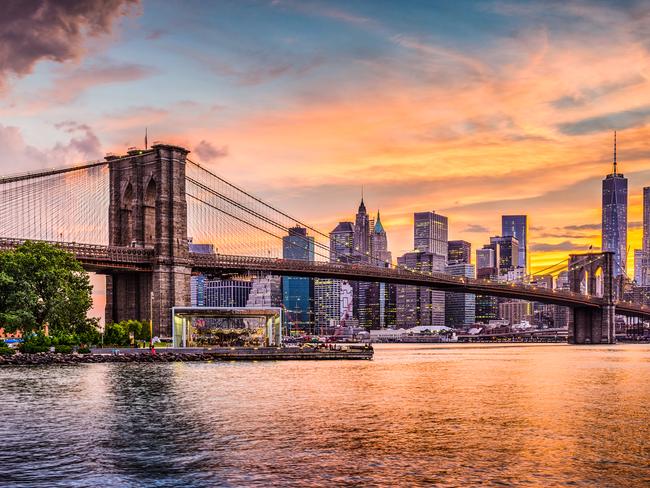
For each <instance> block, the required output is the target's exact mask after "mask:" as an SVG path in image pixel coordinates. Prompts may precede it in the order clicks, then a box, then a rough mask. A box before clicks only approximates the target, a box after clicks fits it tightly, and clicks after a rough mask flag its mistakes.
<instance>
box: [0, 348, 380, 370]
mask: <svg viewBox="0 0 650 488" xmlns="http://www.w3.org/2000/svg"><path fill="white" fill-rule="evenodd" d="M373 353H374V351H373V349H372V347H367V348H363V349H348V350H343V349H333V350H330V349H312V348H275V347H259V348H252V347H251V348H213V349H209V350H204V349H193V350H190V351H183V350H179V349H175V350H158V351H156V353H155V354H151V353H150V352H149V350H147V349H119V350H111V349H95V350H93V352H92V353H91V354H58V353H52V352H42V353H37V354H14V355H13V356H0V366H3V365H6V366H10V365H16V366H18V365H39V364H44V365H45V364H88V363H156V362H159V363H165V362H167V363H168V362H195V361H297V360H298V361H304V360H312V361H313V360H344V359H345V360H370V359H372V357H373Z"/></svg>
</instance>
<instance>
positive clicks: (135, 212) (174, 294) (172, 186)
mask: <svg viewBox="0 0 650 488" xmlns="http://www.w3.org/2000/svg"><path fill="white" fill-rule="evenodd" d="M187 154H188V151H187V150H186V149H184V148H182V147H178V146H171V145H166V144H156V145H154V146H153V147H152V148H151V149H149V150H145V151H140V150H132V151H129V153H128V156H125V157H117V156H107V157H106V160H107V161H108V162H109V179H110V204H109V218H108V225H109V245H111V246H133V247H143V248H150V249H153V255H154V257H153V261H152V272H151V273H146V272H140V273H138V272H113V273H112V274H110V275H108V276H107V279H106V321H107V322H111V321H114V322H118V321H120V320H128V319H136V320H142V321H148V320H149V316H150V307H151V308H152V311H153V313H152V315H153V324H154V335H160V336H165V337H169V336H171V307H173V306H175V305H178V306H187V305H189V303H190V275H191V268H190V263H189V249H188V241H187V201H186V197H185V159H186V156H187ZM152 293H153V295H152ZM152 296H153V300H151V297H152Z"/></svg>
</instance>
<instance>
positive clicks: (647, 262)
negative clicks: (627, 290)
mask: <svg viewBox="0 0 650 488" xmlns="http://www.w3.org/2000/svg"><path fill="white" fill-rule="evenodd" d="M636 259H637V256H636V251H635V255H634V276H635V278H637V275H638V280H636V281H637V284H638V285H639V286H650V186H646V187H644V188H643V241H642V246H641V255H640V256H639V263H638V266H637V262H636ZM637 267H638V270H637Z"/></svg>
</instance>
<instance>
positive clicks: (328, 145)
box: [0, 1, 650, 272]
mask: <svg viewBox="0 0 650 488" xmlns="http://www.w3.org/2000/svg"><path fill="white" fill-rule="evenodd" d="M196 6H198V3H197V4H193V3H192V2H190V3H189V4H188V8H181V6H180V4H177V3H172V2H170V3H165V4H161V3H153V2H147V1H145V2H114V3H113V4H112V6H106V5H105V6H103V7H102V8H99V7H97V6H95V5H93V4H92V2H90V3H89V4H88V7H87V8H88V9H89V11H88V12H85V14H79V15H75V16H70V17H66V15H65V12H63V13H61V16H60V18H61V21H67V22H69V25H71V26H73V27H75V28H76V29H77V30H78V32H77V33H76V34H75V35H70V36H68V37H67V38H66V39H64V40H61V42H60V43H58V44H56V43H52V45H51V46H36V45H33V44H30V43H28V45H30V46H33V50H32V51H30V52H23V51H19V50H18V49H16V50H15V51H16V52H17V53H19V54H20V55H21V59H20V62H18V59H17V57H13V56H12V55H8V58H7V61H6V63H4V64H3V66H2V67H1V71H0V77H1V79H2V94H1V95H0V113H1V114H2V116H3V122H2V125H1V126H0V140H2V141H3V142H4V143H5V148H6V157H5V158H4V159H3V161H2V162H1V163H0V164H1V165H2V166H1V167H2V170H3V172H4V173H10V172H17V171H23V170H29V169H37V168H41V167H44V166H58V165H60V164H64V163H68V164H70V163H75V162H80V161H82V160H87V159H93V158H99V157H102V156H103V155H104V153H105V152H111V151H115V152H122V151H124V149H125V148H126V147H128V146H141V145H143V142H144V141H143V139H144V131H145V127H148V133H149V141H151V142H153V141H155V140H158V139H160V140H168V141H170V142H175V143H179V144H182V145H185V146H187V147H188V148H190V149H191V150H192V151H193V152H192V156H193V157H195V158H196V159H197V160H200V161H201V162H202V163H204V164H205V165H206V166H208V167H209V168H211V169H213V170H214V171H216V172H218V173H219V174H223V176H224V177H226V178H229V179H231V180H233V181H236V182H237V183H239V184H241V185H242V186H244V187H246V188H250V189H251V191H253V192H254V193H256V194H259V195H260V196H262V197H264V198H265V199H268V200H270V201H273V202H274V203H276V204H277V205H278V206H279V207H281V208H285V209H287V210H288V211H291V212H293V213H295V214H297V215H298V216H299V217H301V218H304V219H305V220H307V221H310V222H313V223H314V225H316V226H317V227H319V228H323V229H331V228H333V226H334V225H335V224H336V222H338V221H340V220H345V219H346V218H347V217H346V216H347V215H348V208H349V205H350V204H351V203H352V202H354V201H355V200H356V195H358V193H359V189H360V186H361V183H363V184H364V187H365V193H366V200H367V201H368V202H372V206H373V208H380V209H381V210H382V223H383V225H384V227H385V229H386V231H387V233H388V234H389V235H390V240H389V246H390V250H391V251H392V252H393V255H394V256H397V255H401V254H403V253H404V252H406V251H407V250H409V249H410V247H411V245H410V241H411V225H412V220H411V219H412V214H413V212H415V211H426V210H429V209H435V210H436V211H439V212H440V213H441V214H443V215H445V216H448V218H449V221H450V235H449V238H450V239H462V240H467V241H468V242H470V243H471V244H472V246H473V248H474V249H477V248H479V247H480V246H481V245H482V244H484V242H485V239H486V237H487V236H490V235H497V234H499V233H500V232H499V228H500V222H499V219H500V218H501V215H509V214H526V215H528V216H529V218H530V225H531V226H530V235H529V243H530V253H531V257H532V262H531V265H532V270H533V272H534V271H535V270H539V269H540V268H543V267H544V266H546V265H548V264H551V263H554V262H557V261H558V260H560V259H561V258H563V257H565V256H566V254H567V253H568V252H580V251H585V250H587V249H588V248H589V246H590V245H591V246H593V248H594V249H595V248H598V247H600V246H599V243H600V238H601V236H600V192H599V187H600V181H601V180H602V178H603V176H604V175H605V174H606V172H607V169H608V167H609V165H610V159H611V143H610V134H611V130H613V129H618V138H619V160H620V161H621V171H622V172H623V173H625V175H626V177H628V179H629V182H630V188H629V209H628V220H629V228H628V244H629V247H630V249H631V250H633V249H636V248H641V214H642V191H641V188H642V187H644V186H648V185H650V171H648V170H647V169H646V165H647V160H648V154H649V144H650V142H648V141H649V140H650V138H649V137H648V133H649V129H648V119H649V117H650V115H649V114H650V112H649V111H648V110H647V106H648V104H649V103H650V96H649V95H648V93H650V90H648V81H647V79H648V72H649V71H648V70H649V66H648V61H647V59H648V56H647V49H646V47H645V44H644V39H645V38H644V37H643V36H644V34H643V32H644V31H643V29H641V28H640V26H642V25H643V24H642V22H643V19H645V18H646V16H645V15H644V12H643V10H642V9H641V8H640V6H639V4H634V3H632V4H627V5H625V6H620V5H618V4H616V5H614V4H611V5H610V4H607V3H600V4H598V5H593V4H584V3H571V4H567V5H562V4H558V5H556V7H555V9H554V15H553V16H551V17H548V16H545V15H544V9H543V7H542V6H541V5H539V4H515V3H501V2H500V3H496V2H473V3H469V4H467V7H466V8H462V9H461V8H459V7H457V6H453V5H442V6H440V7H439V8H438V9H437V10H430V9H426V11H425V9H422V8H421V7H418V5H415V4H410V5H406V6H404V7H402V8H398V7H396V6H394V5H391V4H388V3H374V4H370V3H367V4H364V3H357V4H354V5H344V4H343V3H338V4H337V3H324V2H322V3H321V2H312V3H297V2H291V1H273V2H251V3H245V4H244V3H223V4H218V5H216V4H215V5H211V6H207V7H204V8H205V9H208V10H210V12H207V13H206V12H202V9H198V8H196ZM193 7H194V8H193ZM93 9H94V10H93ZM92 11H96V12H97V15H96V16H93V15H91V12H92ZM208 14H215V15H208ZM24 15H25V14H24V13H23V12H21V11H19V10H18V9H16V11H10V12H8V13H7V15H6V16H5V19H4V21H5V22H9V23H11V22H13V24H12V25H16V26H22V27H23V29H18V31H20V32H19V34H20V35H22V36H25V39H23V40H30V39H31V37H29V36H30V35H31V34H30V33H29V29H27V28H25V27H26V26H30V25H32V24H33V23H34V20H33V19H27V18H25V17H24ZM21 16H22V17H21ZM54 18H55V16H54V15H52V19H54ZM265 19H272V20H273V22H265ZM486 20H487V22H486ZM569 22H570V23H571V24H572V25H576V26H578V27H580V28H576V29H572V30H566V29H564V26H565V25H566V24H567V23H569ZM177 24H179V25H182V26H192V29H182V30H183V34H182V37H180V36H179V34H177V33H176V32H177V30H176V29H173V28H172V26H175V25H177ZM446 25H454V26H455V28H454V29H453V30H452V29H449V28H448V27H445V26H446ZM57 26H58V24H57V23H56V21H54V20H52V22H51V25H49V24H43V25H40V27H39V29H38V30H34V32H38V34H39V35H40V36H41V37H42V38H43V39H51V40H58V39H59V38H58V37H57V35H58V31H57V30H56V28H57ZM431 26H434V27H436V29H434V30H433V31H432V30H431ZM89 31H92V32H94V33H95V34H93V35H89V34H88V32H89ZM452 31H453V32H452ZM314 32H318V33H319V34H318V35H315V34H314ZM434 32H435V33H434ZM459 33H464V34H465V36H464V38H463V39H460V38H459ZM4 40H5V41H6V42H5V44H6V45H7V46H9V47H11V42H15V40H14V41H12V39H10V38H9V37H7V38H6V39H4ZM32 40H33V39H32ZM261 45H263V46H266V47H264V48H260V46H261ZM56 49H58V51H57V50H56ZM10 51H11V49H10ZM342 52H343V54H342ZM189 73H192V75H191V76H190V75H189ZM332 77H334V78H332ZM459 80H462V82H460V81H459ZM152 87H155V89H151V88H152ZM107 95H110V96H107ZM377 100H381V103H377ZM297 165H299V166H300V167H301V168H304V169H303V170H302V171H295V168H296V166H297ZM632 260H633V252H632V251H630V252H629V253H628V256H627V263H628V269H632V266H633V265H632Z"/></svg>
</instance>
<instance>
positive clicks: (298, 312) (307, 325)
mask: <svg viewBox="0 0 650 488" xmlns="http://www.w3.org/2000/svg"><path fill="white" fill-rule="evenodd" d="M282 257H283V258H284V259H297V260H301V261H313V260H314V237H313V236H308V235H307V229H305V228H304V227H299V226H296V227H292V228H291V229H289V235H287V236H284V237H283V238H282ZM313 303H314V280H313V279H312V278H302V277H298V276H283V277H282V304H283V305H284V310H285V313H284V319H285V323H286V324H287V328H288V331H289V333H291V331H292V330H303V331H309V332H313V328H314V327H313V324H314V317H313Z"/></svg>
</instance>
